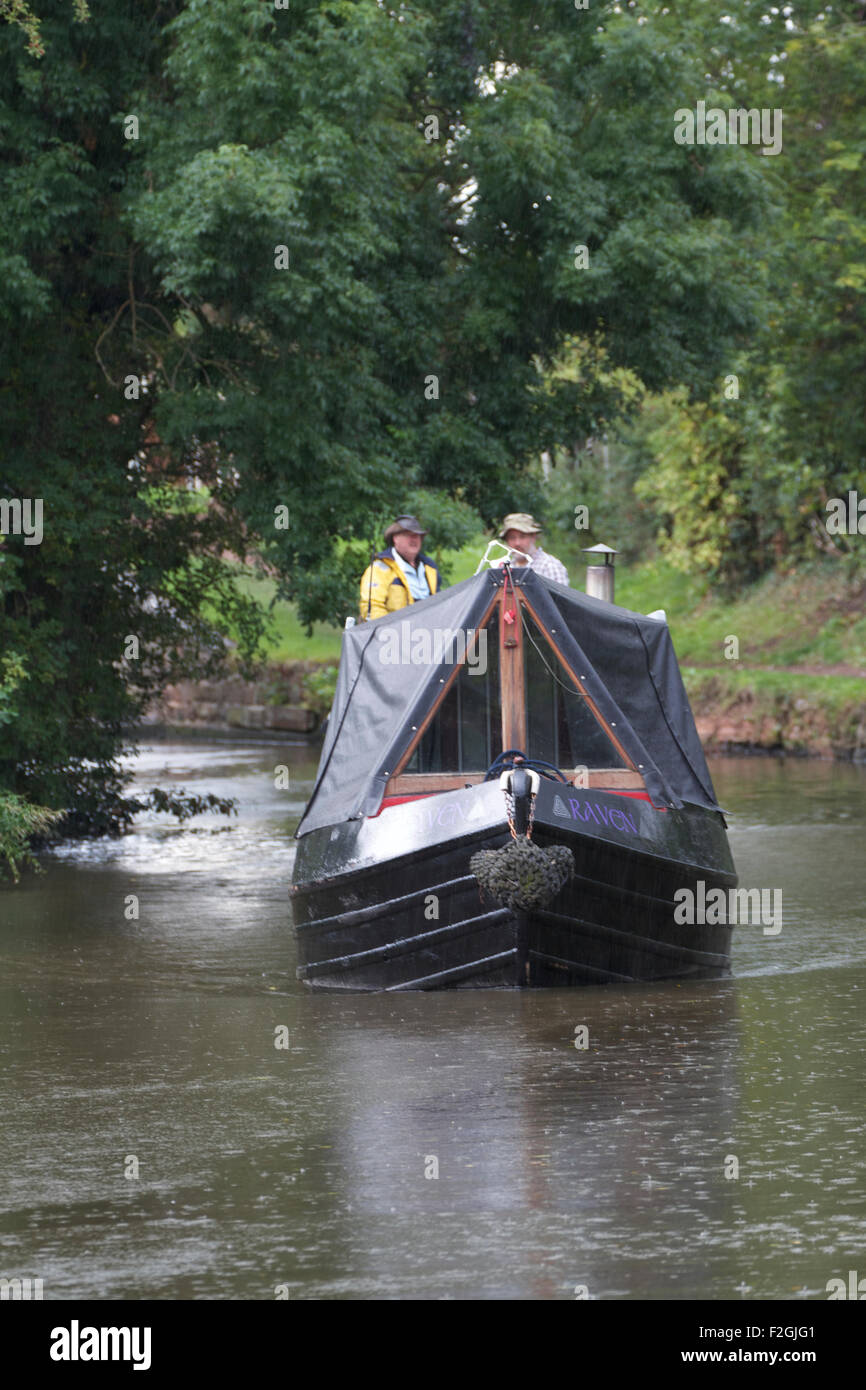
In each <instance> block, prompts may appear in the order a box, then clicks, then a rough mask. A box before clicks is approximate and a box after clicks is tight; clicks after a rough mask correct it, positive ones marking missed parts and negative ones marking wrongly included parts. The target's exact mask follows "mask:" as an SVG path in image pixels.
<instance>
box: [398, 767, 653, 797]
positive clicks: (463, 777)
mask: <svg viewBox="0 0 866 1390" xmlns="http://www.w3.org/2000/svg"><path fill="white" fill-rule="evenodd" d="M560 770H561V771H562V772H563V773H564V774H565V776H566V777H567V778H568V783H569V787H570V788H572V790H573V789H574V786H575V782H574V776H575V770H574V768H567V767H564V768H561V769H560ZM483 781H484V773H483V772H403V773H400V774H395V775H394V776H393V777H390V778H389V779H388V785H387V786H386V787H385V795H386V796H411V795H412V794H413V792H455V791H459V790H460V788H461V787H465V786H467V785H468V786H471V787H476V786H478V784H479V783H481V782H483ZM587 783H588V785H589V787H590V789H592V790H595V791H602V790H604V789H607V790H609V791H644V790H645V789H646V783H645V782H644V779H643V777H642V776H641V774H640V773H639V772H633V771H632V770H631V768H628V767H595V768H589V769H588V771H587ZM551 785H554V784H553V781H552V779H551ZM563 787H564V784H563ZM578 790H579V788H578Z"/></svg>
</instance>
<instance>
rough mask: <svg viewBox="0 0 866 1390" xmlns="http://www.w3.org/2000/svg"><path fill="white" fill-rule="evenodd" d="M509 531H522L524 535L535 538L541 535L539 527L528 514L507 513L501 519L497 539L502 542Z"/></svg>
mask: <svg viewBox="0 0 866 1390" xmlns="http://www.w3.org/2000/svg"><path fill="white" fill-rule="evenodd" d="M509 531H522V532H523V533H524V535H528V536H537V535H540V533H541V527H540V526H539V524H538V522H537V521H534V520H533V518H532V517H531V516H530V515H529V512H509V513H508V516H506V517H504V518H503V521H502V529H501V531H500V532H499V539H500V540H501V541H504V540H505V537H506V536H507V535H508V532H509Z"/></svg>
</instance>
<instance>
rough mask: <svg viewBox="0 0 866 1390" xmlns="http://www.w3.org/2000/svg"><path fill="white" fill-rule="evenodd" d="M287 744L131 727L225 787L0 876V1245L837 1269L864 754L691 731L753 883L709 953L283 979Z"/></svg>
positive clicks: (444, 1291)
mask: <svg viewBox="0 0 866 1390" xmlns="http://www.w3.org/2000/svg"><path fill="white" fill-rule="evenodd" d="M314 763H315V756H314V753H313V752H311V751H310V750H308V749H306V748H304V747H301V746H283V745H273V744H259V745H254V744H249V745H240V744H237V745H235V744H232V745H229V744H225V745H220V744H216V743H210V744H203V743H193V742H190V743H185V744H168V743H154V744H152V745H151V746H149V747H143V748H142V750H141V753H140V756H139V757H138V758H137V759H135V761H134V768H135V774H136V786H137V787H139V788H141V789H142V790H144V789H147V788H149V787H151V786H155V785H160V786H174V787H177V786H181V785H182V786H185V787H187V788H188V789H189V790H194V791H196V792H202V793H204V792H208V791H213V792H217V793H218V794H220V795H225V796H234V797H236V798H238V800H239V803H240V814H239V816H238V817H237V818H236V819H233V820H231V821H225V820H223V819H222V818H215V817H206V816H202V817H199V818H197V819H196V820H194V821H192V822H190V823H188V824H186V825H184V826H177V825H175V823H174V822H173V821H170V820H168V819H167V818H165V817H158V816H156V815H145V816H142V817H141V818H140V820H139V821H138V823H137V825H136V827H135V829H134V831H133V832H132V833H131V834H129V835H128V836H126V837H124V838H122V839H119V840H114V841H105V842H96V843H93V844H85V845H81V844H69V845H61V846H60V847H59V848H58V849H57V850H56V851H54V852H52V853H51V854H50V855H49V856H46V858H45V861H44V863H45V872H44V874H42V875H41V876H38V877H37V876H30V877H28V878H27V879H26V881H24V882H23V883H22V884H21V886H20V887H18V888H16V889H3V890H0V980H2V983H0V989H2V1014H0V1043H2V1056H3V1066H2V1071H0V1107H2V1117H3V1118H2V1135H3V1141H2V1146H0V1193H2V1216H0V1275H3V1276H6V1277H8V1278H11V1277H15V1276H19V1277H30V1278H41V1279H42V1281H43V1289H44V1297H45V1298H55V1299H64V1298H109V1299H124V1298H128V1299H138V1298H163V1299H180V1298H199V1299H218V1298H224V1299H273V1298H275V1297H285V1296H288V1297H290V1298H291V1299H321V1298H329V1299H331V1298H366V1299H404V1298H424V1299H463V1298H480V1299H493V1298H504V1299H524V1298H528V1299H574V1298H576V1297H587V1298H590V1299H646V1298H649V1299H691V1298H709V1299H730V1298H735V1299H737V1298H742V1299H744V1300H748V1299H792V1300H798V1299H804V1300H808V1299H825V1298H826V1297H827V1292H826V1289H827V1283H828V1281H829V1280H830V1279H833V1278H836V1277H841V1278H843V1279H845V1280H846V1281H847V1278H848V1271H849V1270H851V1269H856V1270H858V1271H859V1272H860V1274H861V1275H866V1263H864V1261H866V1256H864V1250H866V1211H864V1195H863V1189H864V1182H863V1178H864V1149H866V1146H864V1105H863V1096H864V1083H863V1067H864V1063H863V1058H864V1055H866V1048H864V1042H866V1039H864V1033H866V1008H864V1001H866V853H864V841H866V769H864V768H856V767H852V766H850V765H843V764H831V763H823V762H812V761H788V762H777V761H772V760H767V759H737V760H724V761H716V762H715V763H714V764H713V766H712V772H713V777H714V780H715V784H716V788H717V792H718V794H719V797H720V800H721V802H722V804H723V805H724V806H725V807H726V808H728V810H729V812H730V816H729V819H730V827H731V829H730V838H731V845H732V849H733V853H734V858H735V861H736V864H737V868H738V871H739V874H740V882H741V884H742V885H743V886H746V887H762V888H770V889H780V890H781V892H782V903H783V917H782V923H783V925H782V930H781V931H780V932H778V933H777V934H768V933H765V932H764V930H763V928H762V927H761V925H758V924H756V925H754V926H745V927H741V928H739V929H738V930H737V931H736V933H735V936H734V955H733V975H732V977H731V978H730V979H727V980H724V981H719V982H710V983H699V984H660V985H652V986H628V987H619V986H606V987H599V988H589V989H582V990H556V991H538V992H534V991H533V992H525V993H519V992H510V991H486V992H485V991H478V992H476V991H471V990H466V991H460V992H450V993H430V994H415V995H412V994H401V995H397V996H393V995H345V996H335V995H328V994H311V993H310V992H308V991H307V990H306V989H305V988H304V987H303V986H301V985H299V984H298V983H297V982H296V981H295V945H294V940H293V935H292V931H291V926H290V921H289V908H288V893H287V888H288V884H289V881H290V876H291V867H292V860H293V855H294V841H293V840H292V833H293V831H294V828H295V826H296V824H297V821H298V818H299V816H300V813H301V810H302V808H303V804H304V801H305V798H306V795H307V794H308V792H309V788H310V785H311V781H312V778H313V774H314V770H315V767H314ZM279 764H285V765H286V766H287V767H288V768H289V769H290V776H289V783H290V785H289V788H288V789H284V788H283V787H282V786H281V785H280V786H278V785H277V783H283V782H285V780H286V779H285V777H284V776H280V775H279V774H276V775H275V769H276V767H277V766H278V765H279ZM136 914H137V915H136ZM584 1028H585V1029H586V1030H588V1031H587V1034H586V1035H584V1034H583V1033H581V1032H580V1031H576V1030H580V1029H584ZM584 1039H585V1041H586V1043H587V1045H586V1047H576V1046H575V1042H576V1041H577V1042H581V1041H583V1040H584ZM437 1174H438V1176H437Z"/></svg>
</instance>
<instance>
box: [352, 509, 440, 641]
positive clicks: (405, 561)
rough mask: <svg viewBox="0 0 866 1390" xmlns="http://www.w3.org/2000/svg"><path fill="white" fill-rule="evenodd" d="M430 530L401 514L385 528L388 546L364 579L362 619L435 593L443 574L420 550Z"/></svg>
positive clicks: (381, 615) (378, 615)
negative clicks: (427, 530)
mask: <svg viewBox="0 0 866 1390" xmlns="http://www.w3.org/2000/svg"><path fill="white" fill-rule="evenodd" d="M426 534H427V532H426V531H425V530H424V527H423V526H422V525H421V523H420V521H419V520H418V518H417V517H414V516H398V517H397V520H396V521H392V522H391V525H390V526H389V527H388V529H387V531H386V532H385V545H386V547H387V548H386V549H385V550H380V551H379V553H378V555H376V557H375V558H374V560H373V563H372V564H371V565H368V566H367V568H366V569H365V571H364V576H363V578H362V580H361V621H362V622H364V620H365V619H367V618H382V617H384V615H385V614H386V613H394V612H396V610H397V609H398V608H405V607H406V606H407V604H410V603H420V602H421V600H422V599H425V598H429V597H430V595H431V594H436V593H438V592H439V590H440V589H441V587H442V576H441V575H440V573H439V571H438V569H437V568H436V566H435V565H434V563H433V561H432V560H431V559H430V556H429V555H424V554H422V552H421V541H422V539H423V537H424V536H426Z"/></svg>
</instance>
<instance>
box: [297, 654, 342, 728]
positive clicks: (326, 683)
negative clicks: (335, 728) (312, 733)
mask: <svg viewBox="0 0 866 1390" xmlns="http://www.w3.org/2000/svg"><path fill="white" fill-rule="evenodd" d="M337 671H338V667H336V666H320V667H319V669H318V670H317V671H309V672H308V673H307V674H306V675H305V676H304V680H303V687H304V704H305V705H306V707H307V709H311V710H313V712H314V713H315V714H317V715H318V716H319V718H320V719H323V718H324V717H325V715H326V714H327V713H328V711H329V709H330V708H331V705H332V704H333V703H334V692H335V690H336V689H337Z"/></svg>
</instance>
